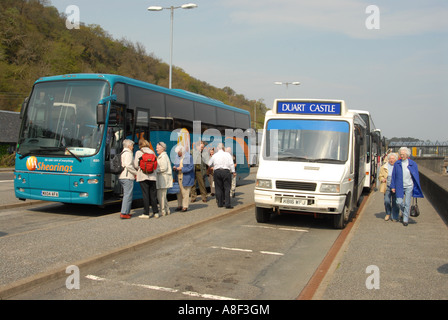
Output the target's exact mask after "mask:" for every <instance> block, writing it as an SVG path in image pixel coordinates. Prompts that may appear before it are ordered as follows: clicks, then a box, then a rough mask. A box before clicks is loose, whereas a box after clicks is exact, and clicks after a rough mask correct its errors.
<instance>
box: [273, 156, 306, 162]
mask: <svg viewBox="0 0 448 320" xmlns="http://www.w3.org/2000/svg"><path fill="white" fill-rule="evenodd" d="M296 160H300V161H306V162H309V161H310V159H308V158H305V157H297V156H294V157H282V158H278V161H296Z"/></svg>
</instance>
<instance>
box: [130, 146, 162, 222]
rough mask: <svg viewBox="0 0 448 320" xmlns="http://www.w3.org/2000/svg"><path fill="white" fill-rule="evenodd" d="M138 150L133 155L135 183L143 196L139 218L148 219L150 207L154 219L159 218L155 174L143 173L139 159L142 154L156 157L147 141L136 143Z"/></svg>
mask: <svg viewBox="0 0 448 320" xmlns="http://www.w3.org/2000/svg"><path fill="white" fill-rule="evenodd" d="M138 146H139V148H140V150H138V151H137V152H136V153H135V158H134V166H135V168H137V170H138V172H137V182H138V183H139V184H140V188H141V189H142V195H143V208H144V213H143V214H142V215H141V216H140V217H139V218H150V216H149V206H150V205H151V207H152V211H153V215H154V217H156V218H158V217H159V208H158V207H157V189H156V172H155V171H153V172H152V173H145V172H143V171H142V169H141V168H140V158H141V156H142V155H143V154H144V153H149V154H153V155H154V157H155V156H156V155H155V153H154V151H152V150H151V149H150V148H149V147H150V144H149V142H148V140H144V139H141V140H140V141H139V142H138Z"/></svg>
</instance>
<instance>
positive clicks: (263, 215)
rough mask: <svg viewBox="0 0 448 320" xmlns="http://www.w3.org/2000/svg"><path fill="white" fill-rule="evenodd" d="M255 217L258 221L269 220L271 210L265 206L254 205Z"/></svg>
mask: <svg viewBox="0 0 448 320" xmlns="http://www.w3.org/2000/svg"><path fill="white" fill-rule="evenodd" d="M255 218H256V219H257V222H259V223H266V222H269V220H271V212H270V210H269V209H266V208H259V207H255Z"/></svg>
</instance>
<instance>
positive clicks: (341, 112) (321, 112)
mask: <svg viewBox="0 0 448 320" xmlns="http://www.w3.org/2000/svg"><path fill="white" fill-rule="evenodd" d="M272 113H274V114H289V115H317V116H345V115H347V113H348V109H347V107H346V105H345V101H344V100H329V99H275V100H274V106H273V107H272Z"/></svg>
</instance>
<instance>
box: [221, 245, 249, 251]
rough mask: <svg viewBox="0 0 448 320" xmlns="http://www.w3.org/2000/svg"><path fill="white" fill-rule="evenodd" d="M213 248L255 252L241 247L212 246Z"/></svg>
mask: <svg viewBox="0 0 448 320" xmlns="http://www.w3.org/2000/svg"><path fill="white" fill-rule="evenodd" d="M212 248H213V249H222V250H231V251H242V252H253V251H252V250H250V249H240V248H227V247H216V246H212Z"/></svg>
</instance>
